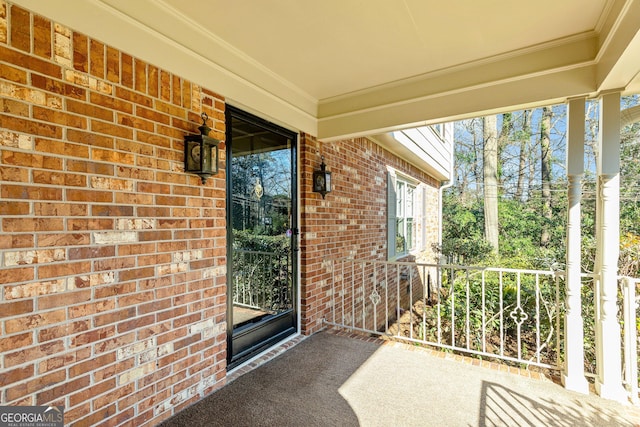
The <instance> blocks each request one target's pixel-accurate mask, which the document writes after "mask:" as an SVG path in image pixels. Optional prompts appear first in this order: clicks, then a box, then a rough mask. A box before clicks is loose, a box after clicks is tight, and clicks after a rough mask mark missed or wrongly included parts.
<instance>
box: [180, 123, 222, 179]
mask: <svg viewBox="0 0 640 427" xmlns="http://www.w3.org/2000/svg"><path fill="white" fill-rule="evenodd" d="M200 117H201V118H202V126H199V127H198V129H199V130H200V135H187V136H185V137H184V171H185V172H189V173H193V174H196V175H198V176H199V177H200V179H202V183H203V184H205V183H206V182H207V179H208V178H209V177H210V176H211V175H215V174H217V173H218V156H219V149H218V144H219V143H220V141H218V140H217V139H214V138H211V137H210V136H209V132H211V128H210V127H209V126H207V119H208V118H209V116H208V115H207V113H202V115H200Z"/></svg>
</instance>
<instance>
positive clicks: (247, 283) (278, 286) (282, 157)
mask: <svg viewBox="0 0 640 427" xmlns="http://www.w3.org/2000/svg"><path fill="white" fill-rule="evenodd" d="M243 130H244V132H243ZM234 131H235V128H234ZM251 131H252V129H243V128H242V127H239V130H238V132H239V134H237V135H234V137H233V146H232V158H231V177H232V178H231V179H232V199H231V203H232V206H231V218H230V220H231V224H232V227H233V236H232V237H233V248H232V249H233V259H232V262H233V270H232V271H233V276H232V283H231V286H232V296H233V325H234V327H240V326H243V325H246V324H249V323H255V322H257V321H260V320H262V319H264V318H266V317H269V316H272V315H276V314H278V313H281V312H284V311H287V310H291V309H292V308H293V295H292V287H293V286H292V283H293V282H292V264H291V263H292V257H291V252H292V251H291V235H292V233H291V228H292V227H291V219H292V218H291V215H292V161H291V153H292V150H291V142H290V141H289V140H288V139H286V138H284V137H282V136H279V135H274V134H272V133H269V134H264V132H263V134H262V135H258V134H257V133H256V132H251Z"/></svg>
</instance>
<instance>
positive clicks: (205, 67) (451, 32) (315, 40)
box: [12, 0, 640, 139]
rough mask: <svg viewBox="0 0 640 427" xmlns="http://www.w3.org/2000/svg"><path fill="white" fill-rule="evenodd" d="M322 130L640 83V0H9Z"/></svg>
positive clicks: (292, 122)
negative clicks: (527, 0)
mask: <svg viewBox="0 0 640 427" xmlns="http://www.w3.org/2000/svg"><path fill="white" fill-rule="evenodd" d="M12 1H13V2H14V3H17V4H20V5H22V6H24V7H26V8H29V9H31V10H33V11H35V12H39V13H42V14H43V15H45V16H48V17H50V18H52V19H54V20H56V21H58V22H61V23H63V24H65V25H68V26H70V27H72V28H74V29H77V30H79V31H82V32H85V33H86V34H88V35H90V36H92V37H94V38H97V39H99V40H102V41H104V42H105V43H107V44H110V45H112V46H115V47H117V48H119V49H122V50H124V51H126V52H130V53H131V54H132V55H135V56H137V57H139V58H141V59H143V60H146V61H149V62H151V63H153V64H156V65H158V66H161V67H163V68H165V69H167V70H169V71H172V72H175V73H178V74H180V75H182V76H184V77H186V78H189V79H191V80H193V81H195V82H197V83H200V84H202V85H204V86H206V87H208V88H211V89H214V90H217V91H219V92H220V93H221V94H222V95H223V96H225V97H226V98H227V100H228V102H230V103H232V104H234V105H237V106H239V107H243V108H246V109H249V110H251V111H253V112H256V113H259V114H260V115H262V116H267V117H269V118H270V119H272V120H274V121H276V122H278V123H280V124H283V125H286V126H288V127H292V128H294V129H300V130H303V131H306V132H309V133H312V134H314V135H317V136H318V137H319V138H321V139H335V138H338V137H344V136H353V135H365V134H373V133H380V132H382V131H389V130H393V129H398V128H403V127H413V126H417V125H423V124H430V123H435V122H441V121H446V120H451V119H459V118H463V117H470V116H474V115H480V114H485V113H490V112H494V111H500V110H506V109H515V108H521V107H523V106H531V105H539V104H542V103H548V102H557V101H563V100H565V99H566V98H568V97H573V96H582V95H587V96H591V95H594V94H597V93H599V92H602V91H606V90H611V89H624V90H625V91H627V92H634V93H635V92H640V77H639V71H640V0H593V1H587V2H585V1H584V0H563V1H557V0H538V1H536V2H506V1H496V0H491V1H482V2H478V1H477V0H454V1H450V2H442V1H435V0H431V1H425V0H397V1H389V0H323V1H321V2H312V1H299V0H271V1H258V0H243V1H228V0H224V1H223V0H188V1H185V0H135V1H131V0H77V1H73V2H69V1H68V0H49V1H46V2H44V1H41V0H12Z"/></svg>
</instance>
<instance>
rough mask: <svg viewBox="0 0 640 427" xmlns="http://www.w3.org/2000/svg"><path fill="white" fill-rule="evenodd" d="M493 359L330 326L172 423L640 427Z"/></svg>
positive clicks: (608, 407) (638, 411)
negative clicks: (486, 360) (483, 359)
mask: <svg viewBox="0 0 640 427" xmlns="http://www.w3.org/2000/svg"><path fill="white" fill-rule="evenodd" d="M284 350H286V351H284ZM483 365H484V366H482V365H480V364H479V363H478V360H477V359H472V358H467V357H461V356H453V355H451V354H446V355H445V354H444V353H440V352H436V351H432V350H428V349H423V348H418V347H415V346H410V345H406V344H401V343H392V342H384V341H381V340H376V339H372V338H362V337H360V336H358V335H347V334H345V333H341V332H336V331H332V330H326V331H323V332H320V333H318V334H315V335H313V336H310V337H306V338H305V337H297V338H294V339H293V340H292V341H290V342H287V343H285V344H283V345H282V346H280V347H279V348H275V349H273V350H272V351H270V352H269V353H267V354H266V355H264V356H262V357H261V358H258V359H257V360H256V361H254V362H253V363H251V364H249V365H247V366H245V367H243V368H240V369H238V370H236V371H235V372H234V373H232V374H230V376H229V378H228V380H229V381H230V383H229V384H228V385H227V386H225V387H224V388H222V389H221V390H219V391H217V392H215V393H213V394H212V395H210V396H208V397H207V398H205V399H203V400H202V401H200V402H198V403H196V404H195V405H193V406H191V407H189V408H187V409H185V410H184V411H182V412H180V413H179V414H177V415H176V416H174V417H173V418H171V419H169V420H167V421H165V423H163V425H166V426H183V425H189V426H199V425H201V426H205V425H208V426H211V425H236V426H273V425H279V426H303V425H304V426H394V427H395V426H617V425H620V426H640V408H638V407H634V406H631V405H623V404H620V403H617V402H613V401H608V400H605V399H601V398H599V397H597V396H594V395H588V396H587V395H582V394H579V393H574V392H570V391H567V390H565V389H564V388H562V387H561V386H560V385H558V384H556V383H554V382H553V381H551V380H549V379H547V378H545V377H540V376H539V375H533V376H534V377H537V378H533V377H532V376H531V375H529V374H528V371H524V370H514V369H512V370H511V371H510V372H505V371H504V370H501V369H500V367H499V366H498V365H496V364H488V363H484V364H483Z"/></svg>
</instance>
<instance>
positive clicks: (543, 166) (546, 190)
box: [540, 107, 553, 247]
mask: <svg viewBox="0 0 640 427" xmlns="http://www.w3.org/2000/svg"><path fill="white" fill-rule="evenodd" d="M552 116H553V111H552V110H551V108H549V107H544V108H543V109H542V119H541V120H540V174H541V180H542V216H543V218H544V219H545V222H544V223H543V225H542V235H541V236H540V244H541V245H542V246H544V247H546V246H548V245H549V241H550V240H551V233H550V231H549V224H550V223H551V220H552V219H553V212H552V210H551V117H552Z"/></svg>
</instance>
